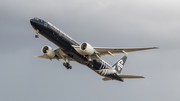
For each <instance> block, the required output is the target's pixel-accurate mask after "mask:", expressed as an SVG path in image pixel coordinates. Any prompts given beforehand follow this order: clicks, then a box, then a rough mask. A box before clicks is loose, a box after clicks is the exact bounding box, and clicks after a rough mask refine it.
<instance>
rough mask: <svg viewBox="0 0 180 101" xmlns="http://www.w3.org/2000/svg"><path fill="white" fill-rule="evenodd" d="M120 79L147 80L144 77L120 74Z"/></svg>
mask: <svg viewBox="0 0 180 101" xmlns="http://www.w3.org/2000/svg"><path fill="white" fill-rule="evenodd" d="M118 76H119V77H120V78H124V79H132V78H145V77H144V76H139V75H124V74H118Z"/></svg>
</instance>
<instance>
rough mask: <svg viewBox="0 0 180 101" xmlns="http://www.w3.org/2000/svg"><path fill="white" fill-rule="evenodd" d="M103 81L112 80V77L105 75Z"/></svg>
mask: <svg viewBox="0 0 180 101" xmlns="http://www.w3.org/2000/svg"><path fill="white" fill-rule="evenodd" d="M103 80H104V81H108V80H112V78H108V77H105V78H103Z"/></svg>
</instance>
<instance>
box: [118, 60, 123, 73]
mask: <svg viewBox="0 0 180 101" xmlns="http://www.w3.org/2000/svg"><path fill="white" fill-rule="evenodd" d="M121 68H123V60H120V61H119V62H118V63H117V69H118V71H120V70H121Z"/></svg>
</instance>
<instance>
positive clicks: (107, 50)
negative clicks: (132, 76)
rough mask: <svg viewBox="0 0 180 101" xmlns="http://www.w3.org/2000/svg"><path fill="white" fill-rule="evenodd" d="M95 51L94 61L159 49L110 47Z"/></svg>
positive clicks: (80, 51)
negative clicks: (105, 57) (102, 57)
mask: <svg viewBox="0 0 180 101" xmlns="http://www.w3.org/2000/svg"><path fill="white" fill-rule="evenodd" d="M73 47H74V49H75V50H76V51H77V52H79V53H80V54H81V53H83V52H84V51H88V48H87V50H82V49H81V46H74V45H73ZM92 48H93V49H94V54H92V55H90V56H91V57H92V59H96V58H100V57H101V56H108V55H111V56H114V55H116V54H123V53H124V54H127V53H130V52H135V51H142V50H148V49H158V47H147V48H109V47H92Z"/></svg>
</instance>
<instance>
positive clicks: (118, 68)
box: [112, 56, 127, 74]
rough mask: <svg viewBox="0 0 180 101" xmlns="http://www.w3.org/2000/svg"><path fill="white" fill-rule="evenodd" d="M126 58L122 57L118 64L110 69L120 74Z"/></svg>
mask: <svg viewBox="0 0 180 101" xmlns="http://www.w3.org/2000/svg"><path fill="white" fill-rule="evenodd" d="M126 59H127V56H123V57H122V58H121V59H120V60H119V61H118V62H116V63H115V64H114V65H113V66H112V67H113V68H115V70H116V71H117V72H118V73H119V74H120V73H121V71H122V68H123V66H124V64H125V62H126Z"/></svg>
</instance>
